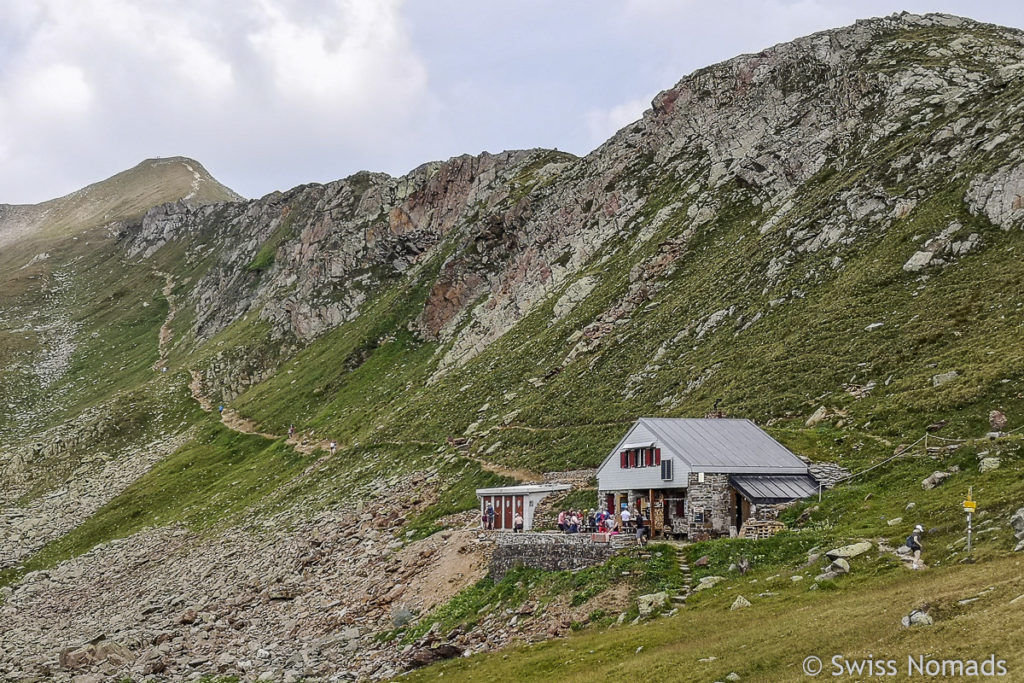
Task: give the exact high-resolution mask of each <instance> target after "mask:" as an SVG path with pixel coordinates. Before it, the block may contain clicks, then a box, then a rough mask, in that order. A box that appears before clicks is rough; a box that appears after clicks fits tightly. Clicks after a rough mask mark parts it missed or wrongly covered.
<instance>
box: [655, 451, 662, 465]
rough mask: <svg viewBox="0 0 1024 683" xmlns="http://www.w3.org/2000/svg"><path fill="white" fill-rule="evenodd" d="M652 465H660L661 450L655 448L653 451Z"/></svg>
mask: <svg viewBox="0 0 1024 683" xmlns="http://www.w3.org/2000/svg"><path fill="white" fill-rule="evenodd" d="M654 464H655V465H660V464H661V449H660V448H655V449H654Z"/></svg>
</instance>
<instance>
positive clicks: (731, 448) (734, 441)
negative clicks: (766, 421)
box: [639, 417, 807, 474]
mask: <svg viewBox="0 0 1024 683" xmlns="http://www.w3.org/2000/svg"><path fill="white" fill-rule="evenodd" d="M639 422H642V423H644V424H645V425H646V426H647V428H648V429H650V430H651V431H652V432H653V433H654V434H655V435H657V436H658V437H659V439H660V440H661V441H662V442H663V444H664V445H665V446H666V447H668V448H670V449H671V450H672V452H673V453H674V454H675V456H676V457H678V458H679V459H680V460H682V461H683V462H684V463H686V464H687V465H688V466H689V467H690V470H691V471H693V472H721V473H725V474H728V473H733V472H743V473H764V474H806V473H807V464H806V463H804V461H803V460H801V459H800V458H798V457H797V456H796V455H794V454H793V453H792V452H791V451H790V450H789V449H787V448H786V447H785V446H783V445H782V444H781V443H779V442H778V441H776V440H775V439H773V438H772V437H770V436H768V433H767V432H765V431H764V430H762V429H761V428H760V427H758V426H757V425H755V424H754V423H753V422H751V421H750V420H729V419H715V418H700V419H698V418H666V417H642V418H640V420H639Z"/></svg>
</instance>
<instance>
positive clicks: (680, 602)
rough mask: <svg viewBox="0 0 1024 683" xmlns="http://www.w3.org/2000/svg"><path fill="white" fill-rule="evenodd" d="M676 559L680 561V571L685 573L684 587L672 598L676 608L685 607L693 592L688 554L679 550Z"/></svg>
mask: <svg viewBox="0 0 1024 683" xmlns="http://www.w3.org/2000/svg"><path fill="white" fill-rule="evenodd" d="M676 557H677V558H678V560H679V571H680V572H682V573H683V587H682V588H680V589H679V592H677V593H676V594H675V595H673V596H672V604H673V605H675V606H676V607H685V606H686V598H688V597H690V593H692V592H693V572H691V571H690V565H688V564H687V563H686V553H684V552H683V549H682V548H679V549H678V551H677V554H676Z"/></svg>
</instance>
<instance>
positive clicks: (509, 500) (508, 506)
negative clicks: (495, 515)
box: [502, 496, 515, 529]
mask: <svg viewBox="0 0 1024 683" xmlns="http://www.w3.org/2000/svg"><path fill="white" fill-rule="evenodd" d="M514 499H515V496H505V503H504V505H502V512H503V513H504V515H505V524H504V526H503V527H502V528H503V529H511V528H512V506H513V504H514Z"/></svg>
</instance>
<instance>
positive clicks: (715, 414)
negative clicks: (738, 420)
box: [704, 398, 725, 420]
mask: <svg viewBox="0 0 1024 683" xmlns="http://www.w3.org/2000/svg"><path fill="white" fill-rule="evenodd" d="M721 402H722V399H720V398H716V399H715V405H714V407H713V408H711V412H710V413H708V414H707V415H705V416H704V417H706V418H710V419H713V420H721V419H723V418H724V417H725V411H724V410H719V409H718V404H720V403H721Z"/></svg>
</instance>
